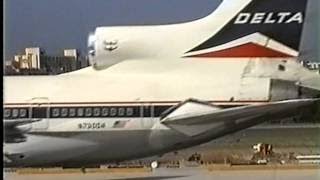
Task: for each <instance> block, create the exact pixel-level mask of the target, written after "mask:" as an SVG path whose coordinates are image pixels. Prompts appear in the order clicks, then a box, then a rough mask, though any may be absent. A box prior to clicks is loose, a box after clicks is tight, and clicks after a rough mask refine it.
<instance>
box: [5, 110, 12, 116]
mask: <svg viewBox="0 0 320 180" xmlns="http://www.w3.org/2000/svg"><path fill="white" fill-rule="evenodd" d="M10 116H11V109H4V117H5V118H8V117H10Z"/></svg>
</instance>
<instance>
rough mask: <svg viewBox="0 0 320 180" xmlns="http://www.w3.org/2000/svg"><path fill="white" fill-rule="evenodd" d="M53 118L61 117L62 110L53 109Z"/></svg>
mask: <svg viewBox="0 0 320 180" xmlns="http://www.w3.org/2000/svg"><path fill="white" fill-rule="evenodd" d="M52 116H53V117H59V116H60V109H59V108H53V109H52Z"/></svg>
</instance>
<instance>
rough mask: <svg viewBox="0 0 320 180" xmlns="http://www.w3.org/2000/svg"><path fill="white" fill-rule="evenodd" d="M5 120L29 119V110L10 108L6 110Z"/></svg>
mask: <svg viewBox="0 0 320 180" xmlns="http://www.w3.org/2000/svg"><path fill="white" fill-rule="evenodd" d="M3 116H4V118H28V109H26V108H8V109H4V112H3Z"/></svg>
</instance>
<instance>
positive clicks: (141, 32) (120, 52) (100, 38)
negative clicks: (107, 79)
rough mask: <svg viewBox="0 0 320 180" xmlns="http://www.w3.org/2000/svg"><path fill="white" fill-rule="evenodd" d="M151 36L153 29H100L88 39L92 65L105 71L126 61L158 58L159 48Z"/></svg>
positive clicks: (134, 27) (133, 27)
mask: <svg viewBox="0 0 320 180" xmlns="http://www.w3.org/2000/svg"><path fill="white" fill-rule="evenodd" d="M149 32H150V33H149ZM150 34H152V30H151V29H148V28H141V27H137V26H132V27H99V28H97V29H96V31H95V32H94V33H90V34H89V37H88V53H89V60H90V64H91V65H92V66H93V68H94V69H96V70H103V69H106V68H108V67H110V66H112V65H115V64H117V63H119V62H122V61H124V60H130V59H141V60H143V59H147V58H150V57H156V56H157V54H159V53H158V51H159V50H158V49H159V48H156V47H157V46H155V44H157V42H156V40H152V38H150V37H149V35H150Z"/></svg>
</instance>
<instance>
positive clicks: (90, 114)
mask: <svg viewBox="0 0 320 180" xmlns="http://www.w3.org/2000/svg"><path fill="white" fill-rule="evenodd" d="M86 116H87V117H90V116H92V109H91V108H86Z"/></svg>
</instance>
